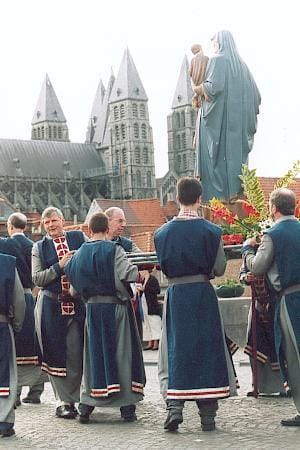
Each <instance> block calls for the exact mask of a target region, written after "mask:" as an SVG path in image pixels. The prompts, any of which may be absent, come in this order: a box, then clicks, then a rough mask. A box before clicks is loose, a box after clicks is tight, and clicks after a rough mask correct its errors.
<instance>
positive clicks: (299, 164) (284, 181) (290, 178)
mask: <svg viewBox="0 0 300 450" xmlns="http://www.w3.org/2000/svg"><path fill="white" fill-rule="evenodd" d="M299 172H300V159H298V161H295V162H294V164H293V167H292V168H291V169H290V170H288V171H287V173H286V174H285V175H283V177H282V178H280V179H279V180H278V181H277V183H276V184H275V186H274V189H279V188H285V187H288V186H289V185H290V184H292V183H294V182H295V180H294V179H295V177H296V176H297V175H298V173H299Z"/></svg>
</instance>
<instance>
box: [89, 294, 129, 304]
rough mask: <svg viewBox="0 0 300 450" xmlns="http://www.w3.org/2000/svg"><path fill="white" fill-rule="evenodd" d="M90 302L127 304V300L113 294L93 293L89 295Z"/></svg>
mask: <svg viewBox="0 0 300 450" xmlns="http://www.w3.org/2000/svg"><path fill="white" fill-rule="evenodd" d="M88 303H116V304H117V305H125V304H126V302H123V301H122V300H120V299H119V298H118V297H114V296H113V295H93V296H92V297H89V299H88Z"/></svg>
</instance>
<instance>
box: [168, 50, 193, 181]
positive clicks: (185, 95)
mask: <svg viewBox="0 0 300 450" xmlns="http://www.w3.org/2000/svg"><path fill="white" fill-rule="evenodd" d="M192 96H193V90H192V86H191V80H190V75H189V63H188V59H187V57H186V56H185V57H184V59H183V62H182V65H181V69H180V74H179V78H178V82H177V86H176V90H175V94H174V98H173V103H172V112H171V114H169V116H168V159H169V170H171V171H173V172H175V173H176V174H177V175H178V176H179V177H183V176H193V174H194V167H195V150H194V149H193V139H194V134H195V123H196V116H197V111H196V110H195V109H194V108H192V106H191V103H192Z"/></svg>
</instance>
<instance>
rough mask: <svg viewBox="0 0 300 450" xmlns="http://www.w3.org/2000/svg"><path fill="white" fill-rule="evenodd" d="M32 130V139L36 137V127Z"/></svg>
mask: <svg viewBox="0 0 300 450" xmlns="http://www.w3.org/2000/svg"><path fill="white" fill-rule="evenodd" d="M32 132H33V139H36V129H35V128H34V129H33V130H32Z"/></svg>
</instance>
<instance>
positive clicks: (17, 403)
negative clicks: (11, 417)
mask: <svg viewBox="0 0 300 450" xmlns="http://www.w3.org/2000/svg"><path fill="white" fill-rule="evenodd" d="M21 405H22V403H21V400H20V399H19V398H18V399H17V400H16V403H15V409H16V408H17V407H18V406H21Z"/></svg>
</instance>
